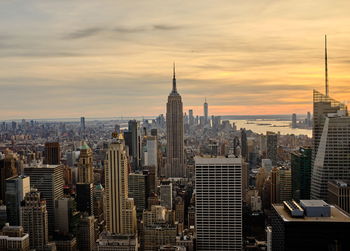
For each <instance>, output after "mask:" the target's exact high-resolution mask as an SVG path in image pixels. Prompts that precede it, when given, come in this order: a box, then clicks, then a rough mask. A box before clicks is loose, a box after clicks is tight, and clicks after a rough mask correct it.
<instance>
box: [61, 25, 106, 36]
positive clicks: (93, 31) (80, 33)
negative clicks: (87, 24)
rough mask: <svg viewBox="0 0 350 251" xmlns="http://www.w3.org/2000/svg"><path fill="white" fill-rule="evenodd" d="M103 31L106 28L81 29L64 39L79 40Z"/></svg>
mask: <svg viewBox="0 0 350 251" xmlns="http://www.w3.org/2000/svg"><path fill="white" fill-rule="evenodd" d="M103 30H104V28H101V27H91V28H86V29H81V30H77V31H74V32H71V33H69V34H67V35H65V36H64V38H65V39H79V38H86V37H91V36H95V35H97V34H99V33H101V32H102V31H103Z"/></svg>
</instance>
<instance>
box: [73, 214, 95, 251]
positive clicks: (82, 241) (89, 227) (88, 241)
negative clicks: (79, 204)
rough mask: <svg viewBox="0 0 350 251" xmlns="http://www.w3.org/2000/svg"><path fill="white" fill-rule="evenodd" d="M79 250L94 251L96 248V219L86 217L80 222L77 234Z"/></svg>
mask: <svg viewBox="0 0 350 251" xmlns="http://www.w3.org/2000/svg"><path fill="white" fill-rule="evenodd" d="M77 241H78V249H79V250H83V251H94V250H95V246H96V238H95V217H94V216H85V217H82V218H81V219H80V220H79V225H78V233H77Z"/></svg>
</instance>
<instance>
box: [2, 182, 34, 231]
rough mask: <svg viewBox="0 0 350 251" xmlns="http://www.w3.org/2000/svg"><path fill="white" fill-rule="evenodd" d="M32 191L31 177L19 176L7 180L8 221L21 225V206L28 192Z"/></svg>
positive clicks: (11, 223) (14, 224)
mask: <svg viewBox="0 0 350 251" xmlns="http://www.w3.org/2000/svg"><path fill="white" fill-rule="evenodd" d="M28 192H30V178H29V177H26V176H18V177H12V178H8V179H7V180H6V195H5V197H6V211H7V222H9V223H10V225H13V226H20V210H19V209H20V206H21V201H22V200H23V199H24V196H25V195H26V193H28Z"/></svg>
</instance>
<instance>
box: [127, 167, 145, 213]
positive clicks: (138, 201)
mask: <svg viewBox="0 0 350 251" xmlns="http://www.w3.org/2000/svg"><path fill="white" fill-rule="evenodd" d="M128 193H129V198H133V199H134V202H135V206H136V210H137V211H138V212H139V213H142V212H143V210H144V209H145V208H147V206H146V205H147V196H148V191H147V174H144V173H130V174H129V182H128Z"/></svg>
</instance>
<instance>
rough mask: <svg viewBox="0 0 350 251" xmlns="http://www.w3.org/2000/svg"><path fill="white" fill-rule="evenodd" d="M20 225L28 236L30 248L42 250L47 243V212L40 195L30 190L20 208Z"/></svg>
mask: <svg viewBox="0 0 350 251" xmlns="http://www.w3.org/2000/svg"><path fill="white" fill-rule="evenodd" d="M21 225H22V226H23V228H24V231H25V232H26V233H28V234H29V241H30V248H31V249H36V250H44V249H45V247H46V245H47V244H48V243H49V232H48V228H49V226H48V212H47V210H46V201H45V200H44V199H43V198H42V197H41V193H40V192H38V191H37V190H36V189H32V190H31V191H30V192H29V193H27V194H26V196H25V198H24V201H23V203H22V206H21Z"/></svg>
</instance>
